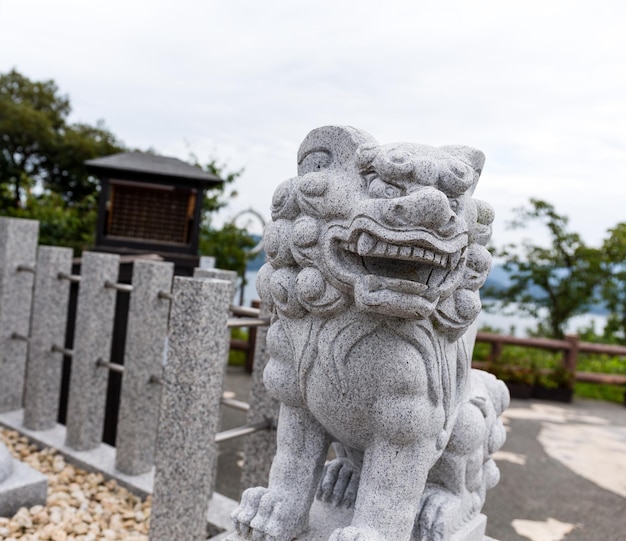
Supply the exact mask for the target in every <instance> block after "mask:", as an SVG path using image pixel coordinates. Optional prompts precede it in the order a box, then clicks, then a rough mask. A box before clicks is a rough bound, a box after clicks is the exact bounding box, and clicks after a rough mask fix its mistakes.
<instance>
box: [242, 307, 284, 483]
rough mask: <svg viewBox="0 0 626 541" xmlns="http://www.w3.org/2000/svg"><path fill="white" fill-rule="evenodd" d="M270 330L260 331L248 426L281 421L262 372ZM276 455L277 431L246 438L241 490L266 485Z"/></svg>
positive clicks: (266, 313)
mask: <svg viewBox="0 0 626 541" xmlns="http://www.w3.org/2000/svg"><path fill="white" fill-rule="evenodd" d="M269 315H270V313H269V310H268V309H267V308H266V307H265V305H261V315H260V317H262V318H266V317H269ZM267 331H268V328H267V327H259V328H257V335H256V346H255V350H254V364H253V369H252V387H251V389H250V399H249V402H250V409H249V410H248V415H247V424H248V425H253V424H256V423H259V422H261V421H264V420H265V419H272V420H274V424H276V421H275V420H276V419H278V411H279V408H280V401H279V400H278V399H276V398H275V397H273V396H272V395H270V394H268V393H267V391H266V390H265V385H264V383H263V371H264V370H265V365H266V364H267V362H268V361H269V351H268V349H267ZM275 454H276V431H275V430H262V431H259V432H255V433H254V434H250V435H249V436H247V437H246V439H245V443H244V453H243V467H242V470H241V488H242V489H247V488H250V487H256V486H267V482H268V479H269V473H270V466H271V465H272V459H273V458H274V455H275Z"/></svg>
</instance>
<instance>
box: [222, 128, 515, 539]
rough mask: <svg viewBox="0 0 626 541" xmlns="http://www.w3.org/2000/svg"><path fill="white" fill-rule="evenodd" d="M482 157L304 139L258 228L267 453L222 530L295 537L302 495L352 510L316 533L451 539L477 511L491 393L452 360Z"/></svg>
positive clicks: (470, 298) (352, 134)
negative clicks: (272, 450) (272, 424)
mask: <svg viewBox="0 0 626 541" xmlns="http://www.w3.org/2000/svg"><path fill="white" fill-rule="evenodd" d="M483 162H484V155H483V154H482V153H481V152H480V151H478V150H475V149H472V148H469V147H465V146H445V147H440V148H434V147H430V146H425V145H417V144H407V143H398V144H392V145H379V144H378V143H377V142H376V141H375V140H374V139H373V138H372V137H371V136H370V135H369V134H367V133H365V132H364V131H361V130H358V129H355V128H351V127H338V126H327V127H323V128H319V129H316V130H314V131H312V132H311V133H309V135H308V136H307V137H306V138H305V140H304V142H303V143H302V145H301V147H300V150H299V153H298V176H297V177H295V178H292V179H290V180H288V181H286V182H284V183H283V184H281V185H280V186H279V187H278V189H277V190H276V192H275V194H274V198H273V203H272V220H273V221H272V222H271V223H270V224H269V225H268V227H267V229H266V231H265V235H264V239H265V249H266V253H267V263H266V264H265V265H264V266H263V267H262V269H261V270H260V272H259V275H258V282H257V288H258V291H259V293H260V295H261V298H262V300H263V302H264V303H265V304H266V305H267V306H268V307H269V308H270V309H271V311H272V321H271V326H270V329H269V331H268V337H267V342H268V349H269V351H270V360H269V362H268V365H267V367H266V369H265V372H264V382H265V385H266V387H267V390H268V391H269V392H270V393H273V394H274V395H275V396H276V397H278V398H279V399H280V401H281V410H280V417H279V422H278V434H277V437H278V450H277V454H276V457H275V459H274V462H273V464H272V468H271V472H270V480H269V487H268V488H264V487H258V488H252V489H248V490H247V491H245V492H244V494H243V496H242V500H241V504H240V506H239V508H238V509H237V510H236V511H235V512H234V513H233V519H234V522H235V525H236V529H237V532H238V534H239V535H240V536H242V537H244V538H247V539H253V540H254V541H261V540H267V541H270V540H271V541H274V540H275V541H289V540H291V539H293V538H296V537H298V536H299V535H300V534H302V533H303V532H305V531H306V529H307V523H308V516H309V509H310V507H311V504H312V502H313V500H314V498H315V496H316V494H317V497H318V499H320V500H322V501H323V502H327V503H328V504H330V505H334V506H345V507H353V508H354V514H353V518H352V523H351V525H349V526H347V527H343V528H338V529H336V530H335V531H334V533H333V534H332V536H331V540H332V541H353V540H360V541H370V540H371V541H374V540H381V539H389V540H394V541H395V540H398V541H400V540H409V539H419V540H422V539H428V540H441V541H443V540H449V539H457V537H454V536H455V535H457V536H458V535H463V534H462V533H461V534H459V532H462V531H463V528H464V527H465V525H467V524H468V523H471V522H472V521H473V520H475V519H476V517H478V516H479V513H480V509H481V507H482V504H483V502H484V499H485V492H486V490H487V489H488V488H490V487H492V486H494V485H495V484H496V483H497V481H498V478H499V473H498V469H497V467H496V465H495V463H494V462H493V460H492V459H491V455H492V454H493V453H494V452H495V451H496V450H497V449H498V448H499V447H500V446H501V445H502V444H503V442H504V439H505V432H504V428H503V426H502V424H501V422H500V420H499V418H498V416H499V415H500V414H501V413H502V411H503V410H504V409H505V408H506V407H507V405H508V401H509V396H508V391H507V390H506V387H505V386H504V384H503V383H502V382H500V381H498V380H497V379H496V378H494V377H493V376H492V375H490V374H486V373H484V372H480V371H476V370H471V367H470V364H471V354H472V349H473V343H474V338H475V327H474V326H473V325H472V324H473V322H474V320H475V319H476V316H477V315H478V313H479V312H480V309H481V303H480V299H479V296H478V289H479V288H480V287H481V286H482V284H483V283H484V281H485V280H486V277H487V274H488V272H489V269H490V266H491V257H490V254H489V252H488V251H487V249H486V248H485V245H486V244H487V241H488V240H489V238H490V235H491V223H492V221H493V218H494V213H493V211H492V209H491V208H490V207H489V205H487V204H486V203H484V202H482V201H479V200H477V199H474V198H473V197H472V194H473V192H474V188H475V187H476V183H477V181H478V178H479V176H480V173H481V169H482V166H483ZM333 442H334V449H335V456H336V458H335V459H334V460H332V461H331V462H330V463H328V464H325V463H326V459H327V453H328V450H329V446H330V445H331V443H333ZM483 530H484V525H483ZM459 539H466V537H460V538H459ZM472 539H476V537H472Z"/></svg>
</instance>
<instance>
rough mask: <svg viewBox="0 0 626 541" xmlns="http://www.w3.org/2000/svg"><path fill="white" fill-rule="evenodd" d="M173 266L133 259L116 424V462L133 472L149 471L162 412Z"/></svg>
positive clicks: (152, 461) (118, 466) (119, 466)
mask: <svg viewBox="0 0 626 541" xmlns="http://www.w3.org/2000/svg"><path fill="white" fill-rule="evenodd" d="M173 274H174V265H173V264H172V263H161V262H155V261H141V260H137V261H135V263H134V264H133V281H132V285H133V291H132V293H131V295H130V306H129V311H128V324H127V331H126V347H125V350H124V375H123V377H122V390H121V397H120V410H119V416H118V424H117V439H116V442H115V447H116V448H117V455H116V461H115V464H116V467H117V469H118V470H120V471H121V472H123V473H126V474H128V475H138V474H142V473H146V472H148V471H150V468H152V466H153V465H154V442H155V439H156V431H157V423H158V416H159V400H160V397H161V385H159V384H158V383H154V382H152V383H151V382H150V377H151V376H158V377H161V374H162V371H163V359H164V352H165V337H166V336H167V323H168V316H169V312H170V301H169V300H168V299H165V298H160V297H159V292H160V291H163V292H169V291H170V289H171V286H172V276H173Z"/></svg>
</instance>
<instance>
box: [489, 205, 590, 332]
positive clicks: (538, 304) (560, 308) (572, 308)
mask: <svg viewBox="0 0 626 541" xmlns="http://www.w3.org/2000/svg"><path fill="white" fill-rule="evenodd" d="M514 212H515V214H516V216H515V219H514V220H513V221H512V222H511V223H510V224H509V227H510V228H512V229H517V228H525V227H527V226H529V225H530V224H531V223H540V224H542V225H543V226H545V228H546V229H547V233H548V239H549V241H550V242H549V245H548V246H547V247H543V246H538V245H536V244H535V243H534V242H533V241H531V240H529V239H525V240H523V241H522V243H521V244H520V245H519V246H515V245H508V246H506V247H505V248H503V249H501V250H496V251H495V255H496V256H497V257H501V258H503V259H504V268H505V270H507V271H508V272H509V273H510V280H511V283H510V285H509V286H508V287H506V288H504V289H501V290H498V291H490V292H489V294H490V295H491V296H492V297H495V298H496V299H498V300H500V301H502V302H503V304H504V305H505V306H506V305H511V304H513V303H515V305H516V307H517V310H518V311H520V312H521V313H525V314H528V315H530V316H532V317H535V318H537V319H539V324H538V328H537V332H538V333H540V334H544V335H548V336H551V337H554V338H562V337H563V335H564V333H565V327H566V324H567V322H568V321H569V320H570V319H571V318H572V317H573V316H575V315H579V314H583V313H585V312H587V311H588V310H589V308H590V306H591V305H592V304H593V303H594V301H595V298H596V293H597V289H598V284H599V282H600V281H601V277H602V269H601V264H600V262H601V259H600V251H599V250H597V249H595V248H592V247H589V246H587V245H586V244H585V243H584V242H583V240H582V238H581V237H580V235H579V234H578V233H574V232H571V231H569V230H568V218H567V217H566V216H563V215H560V214H558V213H557V212H556V210H555V208H554V207H553V206H552V205H551V204H550V203H547V202H545V201H542V200H540V199H531V200H530V208H525V207H522V208H518V209H515V211H514Z"/></svg>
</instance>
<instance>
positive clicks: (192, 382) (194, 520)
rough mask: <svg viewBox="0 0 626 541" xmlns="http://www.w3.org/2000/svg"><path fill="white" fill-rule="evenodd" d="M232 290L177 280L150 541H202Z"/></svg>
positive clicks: (214, 283)
mask: <svg viewBox="0 0 626 541" xmlns="http://www.w3.org/2000/svg"><path fill="white" fill-rule="evenodd" d="M231 291H232V290H231V284H230V283H229V282H227V281H224V280H211V279H195V278H183V277H176V278H175V279H174V299H173V302H172V308H171V316H170V334H169V346H168V356H167V364H166V365H165V370H164V382H163V391H162V395H161V404H160V410H159V427H158V432H157V446H156V456H155V465H156V474H155V483H154V494H153V505H152V514H151V519H150V540H151V541H171V540H172V539H181V540H182V539H189V540H191V539H202V538H203V537H202V535H203V534H204V533H205V530H204V529H205V524H206V523H205V513H206V509H207V504H208V501H209V497H210V494H211V491H212V487H211V485H210V483H211V476H210V475H207V474H208V473H209V472H212V471H213V470H214V462H215V461H216V460H217V455H216V454H215V453H210V452H208V449H210V448H211V446H212V445H213V442H214V440H215V434H216V432H217V426H218V415H216V414H215V413H216V412H217V411H219V407H220V401H221V398H222V387H223V375H224V358H225V355H226V352H227V350H228V342H227V341H226V340H225V338H226V337H225V334H224V329H225V327H226V322H227V319H228V311H229V306H230V301H231V299H230V295H231Z"/></svg>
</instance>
